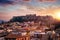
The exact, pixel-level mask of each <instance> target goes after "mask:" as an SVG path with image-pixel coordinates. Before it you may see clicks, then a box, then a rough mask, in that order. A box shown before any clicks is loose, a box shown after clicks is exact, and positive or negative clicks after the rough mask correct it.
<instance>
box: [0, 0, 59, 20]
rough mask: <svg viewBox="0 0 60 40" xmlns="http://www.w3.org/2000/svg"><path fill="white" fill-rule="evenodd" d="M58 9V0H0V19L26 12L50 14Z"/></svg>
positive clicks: (7, 18) (53, 14)
mask: <svg viewBox="0 0 60 40" xmlns="http://www.w3.org/2000/svg"><path fill="white" fill-rule="evenodd" d="M55 11H60V0H54V1H40V0H0V20H9V19H11V18H12V17H13V16H21V15H26V14H37V15H52V16H55Z"/></svg>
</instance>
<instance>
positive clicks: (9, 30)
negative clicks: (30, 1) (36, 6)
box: [0, 14, 60, 40]
mask: <svg viewBox="0 0 60 40" xmlns="http://www.w3.org/2000/svg"><path fill="white" fill-rule="evenodd" d="M59 27H60V23H58V21H57V20H55V19H54V18H53V17H52V16H49V15H47V16H36V14H30V15H26V16H14V17H13V18H11V19H10V20H9V21H8V22H2V23H0V40H60V38H59V37H60V35H59V34H60V33H59V32H60V31H59V30H60V28H59Z"/></svg>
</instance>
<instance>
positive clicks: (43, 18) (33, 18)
mask: <svg viewBox="0 0 60 40" xmlns="http://www.w3.org/2000/svg"><path fill="white" fill-rule="evenodd" d="M26 21H34V22H39V21H42V22H49V21H51V22H52V21H53V18H52V17H51V16H36V15H26V16H14V17H13V18H12V19H11V20H10V22H26Z"/></svg>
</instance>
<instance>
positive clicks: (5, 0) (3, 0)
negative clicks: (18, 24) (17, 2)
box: [0, 0, 13, 4]
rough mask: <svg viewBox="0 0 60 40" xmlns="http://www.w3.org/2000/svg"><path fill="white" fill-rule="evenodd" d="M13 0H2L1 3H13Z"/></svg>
mask: <svg viewBox="0 0 60 40" xmlns="http://www.w3.org/2000/svg"><path fill="white" fill-rule="evenodd" d="M12 3H13V1H10V0H0V4H12Z"/></svg>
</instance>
